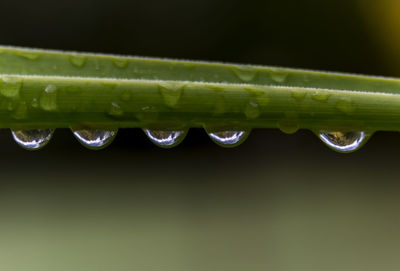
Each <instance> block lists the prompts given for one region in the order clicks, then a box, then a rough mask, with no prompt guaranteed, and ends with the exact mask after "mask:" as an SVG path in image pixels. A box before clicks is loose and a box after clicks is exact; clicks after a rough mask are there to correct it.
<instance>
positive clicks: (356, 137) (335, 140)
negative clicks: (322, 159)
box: [318, 131, 370, 153]
mask: <svg viewBox="0 0 400 271" xmlns="http://www.w3.org/2000/svg"><path fill="white" fill-rule="evenodd" d="M318 136H319V138H320V139H321V140H322V142H324V143H325V144H326V145H327V146H328V147H330V148H332V149H333V150H335V151H337V152H343V153H349V152H353V151H356V150H358V149H360V148H361V147H362V146H363V145H364V144H365V142H367V140H368V139H369V137H370V135H369V134H367V133H366V132H326V131H323V132H320V133H318Z"/></svg>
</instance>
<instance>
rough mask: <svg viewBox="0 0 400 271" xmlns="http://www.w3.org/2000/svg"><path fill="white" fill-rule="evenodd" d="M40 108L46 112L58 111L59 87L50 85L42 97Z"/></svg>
mask: <svg viewBox="0 0 400 271" xmlns="http://www.w3.org/2000/svg"><path fill="white" fill-rule="evenodd" d="M40 107H41V108H42V109H43V110H46V111H54V110H56V109H57V87H56V86H55V85H48V86H47V87H46V88H45V90H44V91H43V93H42V95H41V96H40Z"/></svg>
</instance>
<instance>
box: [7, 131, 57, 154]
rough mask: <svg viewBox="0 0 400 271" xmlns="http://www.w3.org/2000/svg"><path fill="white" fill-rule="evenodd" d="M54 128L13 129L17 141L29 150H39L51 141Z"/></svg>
mask: <svg viewBox="0 0 400 271" xmlns="http://www.w3.org/2000/svg"><path fill="white" fill-rule="evenodd" d="M53 132H54V130H53V129H33V130H11V133H12V136H13V138H14V140H15V142H17V143H18V145H20V146H21V147H22V148H24V149H27V150H38V149H40V148H42V147H44V146H45V145H46V144H47V143H49V141H50V139H51V137H52V135H53Z"/></svg>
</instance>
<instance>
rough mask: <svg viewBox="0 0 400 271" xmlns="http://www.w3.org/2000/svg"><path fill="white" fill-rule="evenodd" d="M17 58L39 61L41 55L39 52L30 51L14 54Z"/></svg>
mask: <svg viewBox="0 0 400 271" xmlns="http://www.w3.org/2000/svg"><path fill="white" fill-rule="evenodd" d="M13 54H14V55H15V56H18V57H22V58H25V59H29V60H32V61H35V60H38V59H39V58H40V53H37V52H28V51H24V50H22V51H15V52H14V53H13Z"/></svg>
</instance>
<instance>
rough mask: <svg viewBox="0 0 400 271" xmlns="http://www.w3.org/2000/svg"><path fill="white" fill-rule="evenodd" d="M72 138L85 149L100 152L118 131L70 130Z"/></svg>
mask: <svg viewBox="0 0 400 271" xmlns="http://www.w3.org/2000/svg"><path fill="white" fill-rule="evenodd" d="M71 130H72V132H73V134H74V136H75V137H76V139H78V141H79V142H80V143H81V144H82V145H83V146H85V147H87V148H89V149H92V150H100V149H103V148H105V147H107V146H108V145H110V143H111V142H112V141H113V140H114V138H115V136H116V135H117V132H118V129H115V130H100V129H80V130H74V129H71Z"/></svg>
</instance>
